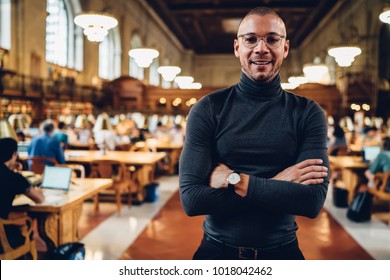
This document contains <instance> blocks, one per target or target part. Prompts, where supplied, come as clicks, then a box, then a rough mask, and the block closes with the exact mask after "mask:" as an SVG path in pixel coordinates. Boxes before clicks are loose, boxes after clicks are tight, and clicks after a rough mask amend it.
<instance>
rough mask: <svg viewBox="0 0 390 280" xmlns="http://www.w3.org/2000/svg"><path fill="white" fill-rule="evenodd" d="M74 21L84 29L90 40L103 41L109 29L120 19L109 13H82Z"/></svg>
mask: <svg viewBox="0 0 390 280" xmlns="http://www.w3.org/2000/svg"><path fill="white" fill-rule="evenodd" d="M74 23H75V24H77V25H78V26H80V27H81V28H83V29H84V35H86V36H87V38H88V40H89V41H92V42H101V41H103V40H104V38H105V37H106V36H107V34H108V30H110V29H111V28H114V27H115V26H117V25H118V21H117V20H116V18H114V17H113V16H112V15H110V14H107V13H95V12H89V13H81V14H79V15H77V16H76V17H75V18H74Z"/></svg>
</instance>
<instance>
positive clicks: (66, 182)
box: [41, 166, 72, 191]
mask: <svg viewBox="0 0 390 280" xmlns="http://www.w3.org/2000/svg"><path fill="white" fill-rule="evenodd" d="M71 177H72V168H69V167H58V166H45V171H44V172H43V179H42V184H41V187H42V188H46V189H58V190H64V191H68V190H69V186H70V179H71Z"/></svg>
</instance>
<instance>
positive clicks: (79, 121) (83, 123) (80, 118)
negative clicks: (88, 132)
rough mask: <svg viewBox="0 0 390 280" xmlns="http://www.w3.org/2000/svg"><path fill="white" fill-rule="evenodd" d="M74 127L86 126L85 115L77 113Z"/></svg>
mask: <svg viewBox="0 0 390 280" xmlns="http://www.w3.org/2000/svg"><path fill="white" fill-rule="evenodd" d="M74 127H76V128H81V129H83V128H87V127H88V120H87V116H86V115H84V114H83V115H78V116H77V118H76V121H75V123H74Z"/></svg>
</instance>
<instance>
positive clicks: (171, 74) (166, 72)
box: [157, 66, 181, 82]
mask: <svg viewBox="0 0 390 280" xmlns="http://www.w3.org/2000/svg"><path fill="white" fill-rule="evenodd" d="M157 72H158V73H160V74H161V75H162V77H163V79H164V80H165V81H167V82H172V81H173V80H174V79H175V77H176V75H177V74H179V73H180V72H181V69H180V67H178V66H160V67H158V69H157Z"/></svg>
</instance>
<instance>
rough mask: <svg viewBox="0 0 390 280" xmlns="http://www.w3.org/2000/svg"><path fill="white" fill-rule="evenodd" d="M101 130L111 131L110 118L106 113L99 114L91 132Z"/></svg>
mask: <svg viewBox="0 0 390 280" xmlns="http://www.w3.org/2000/svg"><path fill="white" fill-rule="evenodd" d="M101 130H113V128H112V125H111V122H110V117H109V116H108V115H107V113H101V114H100V115H99V116H98V117H97V119H96V122H95V125H94V126H93V132H97V131H101Z"/></svg>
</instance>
